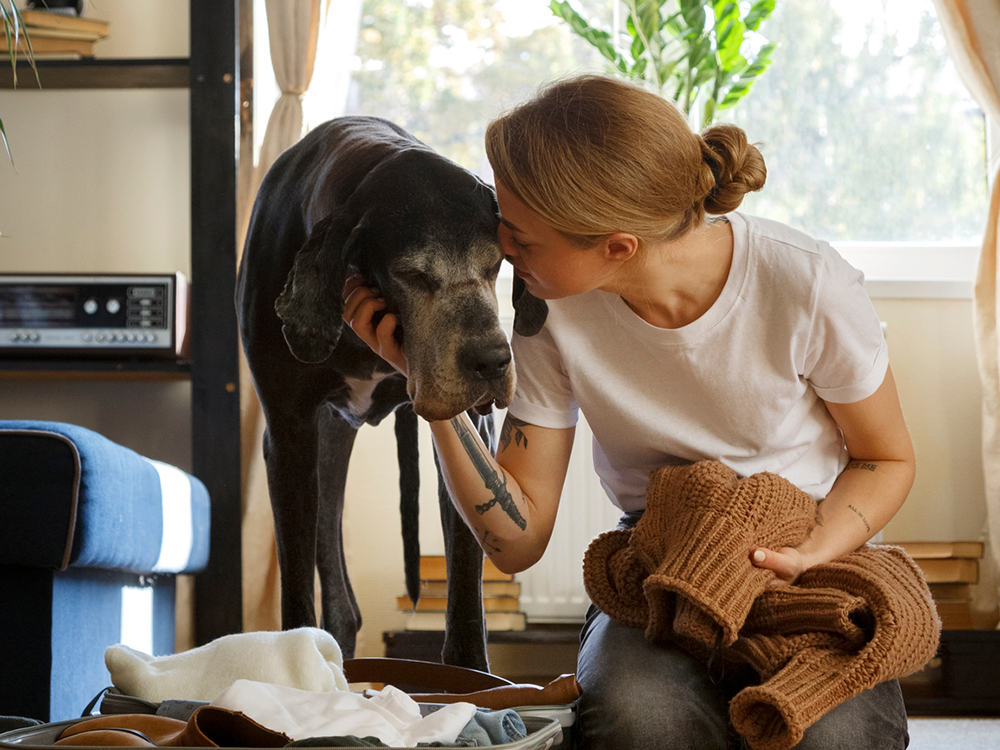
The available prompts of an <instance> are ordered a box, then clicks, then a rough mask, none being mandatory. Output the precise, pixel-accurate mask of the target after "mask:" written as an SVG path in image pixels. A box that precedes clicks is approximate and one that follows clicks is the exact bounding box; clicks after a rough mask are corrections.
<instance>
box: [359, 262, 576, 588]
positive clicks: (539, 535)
mask: <svg viewBox="0 0 1000 750" xmlns="http://www.w3.org/2000/svg"><path fill="white" fill-rule="evenodd" d="M344 299H345V303H344V320H345V321H346V322H347V323H348V324H349V325H350V326H351V329H352V330H353V331H354V332H355V333H356V334H357V335H358V336H359V337H360V338H361V339H362V340H363V341H364V342H365V343H366V344H368V346H370V347H371V349H372V350H373V351H374V352H375V353H376V354H378V355H379V356H381V357H382V358H383V359H385V360H386V361H387V362H389V364H391V365H392V366H393V367H395V368H396V369H397V370H398V371H399V372H401V373H402V374H403V375H406V374H407V362H406V357H405V356H404V355H403V352H402V351H401V350H400V348H399V347H398V346H397V345H396V341H395V338H394V337H393V331H394V329H395V327H396V318H395V316H394V315H385V316H384V317H383V318H382V319H381V321H379V323H378V324H377V325H374V324H373V322H372V319H373V317H374V315H375V313H377V312H379V311H381V310H383V309H384V308H385V302H384V300H382V299H381V298H380V297H379V296H378V294H377V292H375V291H374V290H372V289H369V288H366V287H364V286H363V285H362V283H361V279H360V277H357V276H355V277H351V278H350V279H348V280H347V284H346V285H345V286H344ZM430 425H431V434H432V435H433V436H434V444H435V447H436V448H437V452H438V458H439V460H440V465H441V472H442V474H443V475H444V478H445V482H446V484H447V485H448V490H449V492H450V493H451V497H452V499H453V501H454V502H455V505H456V507H457V508H458V511H459V512H460V513H461V514H462V517H463V518H464V519H465V522H466V524H467V525H468V526H469V528H470V529H471V530H472V532H473V533H474V534H475V535H476V538H477V539H478V540H479V544H480V546H482V548H483V551H485V552H486V554H487V555H489V557H490V559H491V560H492V561H493V563H494V564H495V565H496V566H497V567H498V568H500V570H502V571H504V572H506V573H518V572H520V571H522V570H525V569H526V568H528V567H530V566H531V565H533V564H534V563H536V562H537V561H538V559H539V558H540V557H541V556H542V553H544V552H545V548H546V546H547V545H548V542H549V537H550V536H551V535H552V527H553V525H554V524H555V520H556V511H557V510H558V508H559V497H560V495H561V493H562V485H563V481H564V480H565V478H566V470H567V467H568V466H569V456H570V451H571V450H572V447H573V434H574V431H575V428H572V427H571V428H568V429H550V428H545V427H538V426H535V425H530V424H527V423H525V422H522V421H520V420H518V419H515V418H514V417H512V416H510V415H508V416H507V418H506V420H505V421H504V424H503V428H502V429H501V432H500V447H499V450H498V451H497V457H496V458H495V459H494V457H493V456H492V455H490V452H489V451H488V450H487V449H486V446H485V445H484V444H483V441H482V439H481V438H480V437H479V433H478V432H477V431H476V429H475V428H474V427H473V425H472V421H471V420H470V419H469V417H468V416H467V415H465V414H459V415H458V416H456V417H454V418H453V419H450V420H448V421H442V422H431V423H430Z"/></svg>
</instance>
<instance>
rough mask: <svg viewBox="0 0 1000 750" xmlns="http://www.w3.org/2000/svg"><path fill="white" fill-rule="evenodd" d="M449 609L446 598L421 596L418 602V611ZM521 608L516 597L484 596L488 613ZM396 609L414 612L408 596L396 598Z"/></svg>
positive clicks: (484, 607)
mask: <svg viewBox="0 0 1000 750" xmlns="http://www.w3.org/2000/svg"><path fill="white" fill-rule="evenodd" d="M447 608H448V597H446V596H421V597H420V601H418V602H417V611H418V612H424V611H426V610H432V611H434V610H436V611H442V612H443V611H444V610H445V609H447ZM520 608H521V603H520V600H519V599H518V598H517V597H515V596H484V597H483V609H484V610H486V611H487V612H517V611H518V610H520ZM396 609H400V610H403V611H406V612H410V611H412V610H413V603H412V602H411V601H410V597H408V596H405V595H404V596H397V597H396Z"/></svg>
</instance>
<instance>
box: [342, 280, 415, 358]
mask: <svg viewBox="0 0 1000 750" xmlns="http://www.w3.org/2000/svg"><path fill="white" fill-rule="evenodd" d="M343 294H344V322H345V323H347V324H348V325H349V326H350V327H351V330H352V331H354V332H355V333H356V334H357V335H358V337H359V338H360V339H361V340H362V341H364V342H365V343H366V344H368V346H369V347H371V350H372V351H373V352H375V353H376V354H377V355H379V356H380V357H381V358H382V359H384V360H385V361H386V362H388V363H389V364H390V365H392V366H393V367H394V368H395V369H396V370H397V371H399V372H400V373H402V374H403V375H405V376H407V377H409V374H408V373H409V366H408V364H407V362H406V355H404V354H403V350H402V349H400V348H399V346H398V345H397V344H396V339H395V337H394V336H393V333H394V332H395V330H396V324H397V321H396V316H395V315H392V314H391V313H387V314H385V315H383V316H382V319H381V320H379V321H378V322H377V323H376V322H375V320H374V318H375V314H376V313H378V312H380V311H382V310H384V309H385V300H384V299H382V297H380V296H379V293H378V291H377V290H375V289H371V288H369V287H366V286H365V285H364V283H363V282H362V279H361V276H360V275H354V276H351V277H350V278H349V279H348V280H347V282H346V283H345V284H344V292H343Z"/></svg>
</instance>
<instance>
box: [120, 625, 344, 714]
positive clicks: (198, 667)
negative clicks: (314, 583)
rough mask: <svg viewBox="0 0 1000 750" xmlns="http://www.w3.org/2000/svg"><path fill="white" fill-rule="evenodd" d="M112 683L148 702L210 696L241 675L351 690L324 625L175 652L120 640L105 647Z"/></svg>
mask: <svg viewBox="0 0 1000 750" xmlns="http://www.w3.org/2000/svg"><path fill="white" fill-rule="evenodd" d="M104 663H105V664H106V665H107V668H108V672H110V673H111V682H112V684H113V685H114V686H115V687H116V688H118V690H120V691H121V692H122V693H124V694H125V695H132V696H135V697H137V698H142V699H144V700H147V701H154V702H156V701H164V700H195V701H211V700H212V699H214V698H215V697H216V696H217V695H219V694H220V693H221V692H222V691H223V690H225V689H226V688H228V687H229V686H230V685H232V684H233V683H234V682H236V680H240V679H246V680H256V681H258V682H267V683H272V684H276V685H284V686H287V687H292V688H298V689H300V690H311V691H330V690H349V688H348V685H347V680H346V678H345V677H344V669H343V667H344V658H343V655H342V654H341V651H340V646H339V645H338V644H337V641H336V640H334V638H333V636H332V635H330V634H329V633H328V632H326V631H325V630H320V629H319V628H298V629H296V630H285V631H278V632H275V631H262V632H255V633H237V634H235V635H227V636H223V637H222V638H217V639H215V640H214V641H212V642H211V643H206V644H205V645H204V646H199V647H198V648H193V649H191V650H190V651H184V652H182V653H180V654H172V655H170V656H150V655H149V654H144V653H142V652H141V651H136V650H135V649H133V648H129V647H128V646H126V645H124V644H122V643H119V644H117V645H115V646H111V647H110V648H108V649H107V650H106V651H105V652H104Z"/></svg>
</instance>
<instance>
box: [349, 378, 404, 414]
mask: <svg viewBox="0 0 1000 750" xmlns="http://www.w3.org/2000/svg"><path fill="white" fill-rule="evenodd" d="M392 374H393V373H391V372H385V373H380V372H377V373H374V374H373V375H372V377H370V378H365V379H359V378H350V377H346V376H345V377H344V385H345V386H346V389H347V404H346V408H347V410H348V411H350V412H351V414H353V415H354V416H355V417H358V418H359V419H362V420H364V419H366V418H367V417H368V416H369V414H370V412H371V408H372V404H373V403H374V400H373V398H372V396H373V394H374V393H375V389H376V388H378V386H379V383H381V382H382V381H383V380H385V379H386V378H388V377H390V376H391V375H392Z"/></svg>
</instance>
